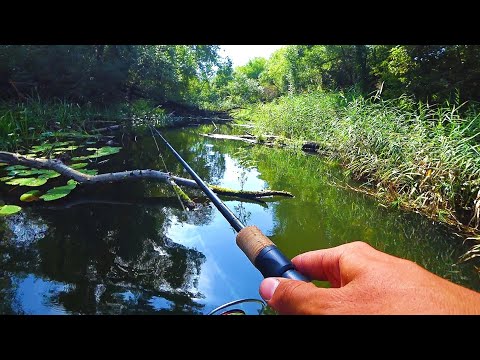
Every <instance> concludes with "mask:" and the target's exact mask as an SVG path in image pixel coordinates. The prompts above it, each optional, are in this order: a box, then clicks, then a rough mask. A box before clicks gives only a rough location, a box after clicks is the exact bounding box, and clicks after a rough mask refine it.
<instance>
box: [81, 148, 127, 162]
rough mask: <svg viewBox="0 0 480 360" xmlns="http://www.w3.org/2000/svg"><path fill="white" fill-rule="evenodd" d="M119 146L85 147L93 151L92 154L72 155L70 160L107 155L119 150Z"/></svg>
mask: <svg viewBox="0 0 480 360" xmlns="http://www.w3.org/2000/svg"><path fill="white" fill-rule="evenodd" d="M120 149H121V147H119V146H104V147H102V148H100V149H97V148H87V150H89V151H95V153H94V154H91V155H85V156H76V157H73V158H72V160H74V161H75V160H87V159H95V158H99V157H102V156H108V155H112V154H116V153H118V152H119V151H120Z"/></svg>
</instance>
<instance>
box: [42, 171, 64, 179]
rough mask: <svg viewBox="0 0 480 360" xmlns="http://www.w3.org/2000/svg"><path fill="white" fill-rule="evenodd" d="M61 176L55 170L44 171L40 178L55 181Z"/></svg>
mask: <svg viewBox="0 0 480 360" xmlns="http://www.w3.org/2000/svg"><path fill="white" fill-rule="evenodd" d="M59 176H60V174H59V173H57V172H56V171H54V170H42V172H41V173H40V176H39V178H41V179H53V178H56V177H59Z"/></svg>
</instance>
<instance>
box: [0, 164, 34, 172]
mask: <svg viewBox="0 0 480 360" xmlns="http://www.w3.org/2000/svg"><path fill="white" fill-rule="evenodd" d="M26 169H29V167H28V166H24V165H11V166H8V167H6V168H5V170H8V171H11V170H26Z"/></svg>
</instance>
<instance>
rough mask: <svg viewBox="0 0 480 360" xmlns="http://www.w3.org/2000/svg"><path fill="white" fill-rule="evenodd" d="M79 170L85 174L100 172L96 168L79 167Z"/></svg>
mask: <svg viewBox="0 0 480 360" xmlns="http://www.w3.org/2000/svg"><path fill="white" fill-rule="evenodd" d="M78 171H79V172H81V173H82V174H85V175H97V174H98V170H96V169H79V170H78Z"/></svg>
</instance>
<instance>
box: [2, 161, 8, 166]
mask: <svg viewBox="0 0 480 360" xmlns="http://www.w3.org/2000/svg"><path fill="white" fill-rule="evenodd" d="M5 165H8V164H7V163H2V162H0V167H2V166H5Z"/></svg>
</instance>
